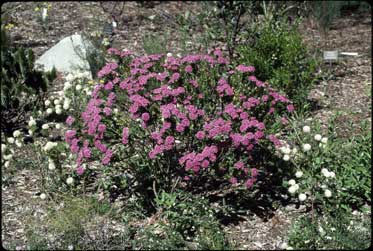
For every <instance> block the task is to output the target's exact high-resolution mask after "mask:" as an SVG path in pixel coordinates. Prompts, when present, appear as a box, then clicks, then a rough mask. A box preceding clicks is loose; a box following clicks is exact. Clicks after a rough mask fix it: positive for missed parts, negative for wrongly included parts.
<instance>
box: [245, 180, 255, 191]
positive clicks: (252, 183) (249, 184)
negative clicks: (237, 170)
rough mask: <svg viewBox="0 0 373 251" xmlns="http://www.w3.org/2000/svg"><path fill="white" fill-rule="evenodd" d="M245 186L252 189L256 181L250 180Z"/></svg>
mask: <svg viewBox="0 0 373 251" xmlns="http://www.w3.org/2000/svg"><path fill="white" fill-rule="evenodd" d="M245 185H246V188H247V189H250V188H251V187H252V186H253V185H254V179H248V180H247V181H246V183H245Z"/></svg>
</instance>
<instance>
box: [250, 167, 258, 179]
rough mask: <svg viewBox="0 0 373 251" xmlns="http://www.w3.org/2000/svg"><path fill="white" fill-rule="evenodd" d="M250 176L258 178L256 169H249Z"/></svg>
mask: <svg viewBox="0 0 373 251" xmlns="http://www.w3.org/2000/svg"><path fill="white" fill-rule="evenodd" d="M251 176H252V177H253V178H255V177H256V176H258V169H256V168H251Z"/></svg>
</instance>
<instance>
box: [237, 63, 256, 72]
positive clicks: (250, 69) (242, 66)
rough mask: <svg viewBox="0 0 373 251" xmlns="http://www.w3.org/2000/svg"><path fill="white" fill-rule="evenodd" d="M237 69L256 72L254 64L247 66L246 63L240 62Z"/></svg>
mask: <svg viewBox="0 0 373 251" xmlns="http://www.w3.org/2000/svg"><path fill="white" fill-rule="evenodd" d="M236 70H237V71H240V72H254V71H255V67H254V66H245V65H242V64H240V65H239V66H237V67H236Z"/></svg>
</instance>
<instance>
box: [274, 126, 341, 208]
mask: <svg viewBox="0 0 373 251" xmlns="http://www.w3.org/2000/svg"><path fill="white" fill-rule="evenodd" d="M290 123H291V126H292V132H291V133H290V135H289V137H288V142H286V141H282V145H281V147H279V148H278V149H277V154H278V155H279V157H282V159H283V160H284V161H285V163H289V164H290V165H291V166H292V167H294V170H293V171H294V176H293V177H290V179H289V180H287V181H284V186H285V187H286V188H287V190H288V192H289V193H290V195H291V196H294V198H296V200H297V201H298V202H299V203H301V204H304V205H306V206H307V207H309V208H311V209H312V211H313V209H321V208H322V209H323V210H325V209H327V208H330V207H329V206H326V204H328V205H330V204H334V202H335V198H334V195H335V194H336V193H337V189H336V188H337V182H336V177H337V175H338V173H337V172H336V170H334V169H333V168H331V167H330V166H329V165H328V163H329V160H330V147H329V144H330V142H329V141H330V140H328V136H326V135H325V134H323V133H322V132H321V129H320V126H318V125H316V124H315V123H313V124H311V123H310V122H308V123H307V124H303V125H302V126H299V125H296V124H295V122H294V121H292V122H290Z"/></svg>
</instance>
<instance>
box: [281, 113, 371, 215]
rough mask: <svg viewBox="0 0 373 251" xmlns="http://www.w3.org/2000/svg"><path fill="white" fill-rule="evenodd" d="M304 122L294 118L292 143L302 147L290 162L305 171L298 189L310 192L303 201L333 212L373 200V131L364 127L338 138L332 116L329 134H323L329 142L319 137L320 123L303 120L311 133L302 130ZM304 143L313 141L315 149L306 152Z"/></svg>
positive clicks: (311, 143)
mask: <svg viewBox="0 0 373 251" xmlns="http://www.w3.org/2000/svg"><path fill="white" fill-rule="evenodd" d="M301 123H302V122H300V121H298V122H294V121H292V128H293V130H292V131H291V132H290V133H289V136H288V140H289V142H288V143H289V144H290V145H292V147H293V148H296V147H297V148H298V149H300V150H298V153H297V154H295V155H294V156H291V158H290V162H291V163H292V164H293V165H294V169H293V171H294V173H295V172H296V171H302V172H303V176H301V177H298V178H296V182H297V183H298V184H299V186H300V188H299V191H298V192H299V193H305V194H307V200H306V201H304V202H303V203H306V204H307V205H310V203H311V204H313V206H314V207H315V208H316V209H317V210H320V211H323V212H332V211H334V210H335V209H336V208H343V209H345V210H349V209H351V208H357V209H360V208H361V207H362V206H363V205H364V204H370V203H371V180H370V176H371V167H370V166H371V165H370V162H371V132H369V131H368V130H366V129H363V133H362V134H360V135H357V136H353V137H351V138H347V139H341V138H336V133H335V129H334V128H335V126H336V125H335V124H334V122H333V120H332V119H331V120H329V132H328V133H329V135H327V136H325V135H324V136H322V137H325V139H326V137H327V138H328V139H327V143H322V140H321V141H320V139H316V137H315V135H316V134H320V135H322V132H321V129H320V124H319V123H317V122H313V123H311V122H308V123H306V124H303V125H308V126H310V128H311V131H310V132H308V133H305V132H303V131H302V128H301V126H300V124H301ZM303 123H304V122H303ZM320 137H321V136H320ZM304 144H310V145H311V150H309V151H307V152H303V150H302V148H303V146H304ZM325 169H327V170H328V171H327V172H325ZM330 172H333V173H334V174H335V175H333V176H334V177H333V176H330V175H328V173H330ZM325 173H326V174H325ZM326 189H328V190H330V191H331V197H329V198H328V197H327V196H325V190H326ZM310 207H311V205H310Z"/></svg>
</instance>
